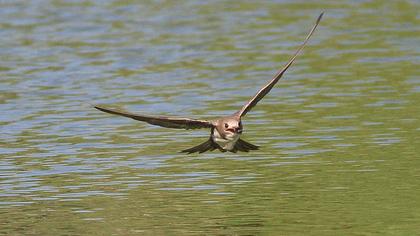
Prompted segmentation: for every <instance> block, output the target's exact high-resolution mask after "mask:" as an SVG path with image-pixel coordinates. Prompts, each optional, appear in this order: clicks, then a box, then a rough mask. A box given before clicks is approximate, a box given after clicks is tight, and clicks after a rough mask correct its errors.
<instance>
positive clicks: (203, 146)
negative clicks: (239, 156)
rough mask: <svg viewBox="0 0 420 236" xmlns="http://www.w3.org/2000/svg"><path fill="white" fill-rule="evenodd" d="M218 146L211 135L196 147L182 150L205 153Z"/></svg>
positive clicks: (189, 152)
mask: <svg viewBox="0 0 420 236" xmlns="http://www.w3.org/2000/svg"><path fill="white" fill-rule="evenodd" d="M216 148H217V146H216V144H215V143H214V142H213V140H211V137H210V138H209V139H208V140H207V141H205V142H204V143H202V144H199V145H197V146H195V147H192V148H189V149H185V150H182V151H181V152H186V153H188V154H191V153H194V152H198V153H203V152H206V151H213V150H214V149H216Z"/></svg>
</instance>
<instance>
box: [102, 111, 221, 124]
mask: <svg viewBox="0 0 420 236" xmlns="http://www.w3.org/2000/svg"><path fill="white" fill-rule="evenodd" d="M95 108H96V109H98V110H100V111H103V112H107V113H110V114H114V115H119V116H125V117H128V118H131V119H134V120H139V121H144V122H147V123H149V124H152V125H158V126H162V127H166V128H175V129H200V128H211V127H213V123H212V122H211V121H207V120H194V119H189V118H180V117H179V118H178V117H165V116H148V115H138V114H133V113H129V112H125V111H119V110H114V109H108V108H104V107H101V106H95Z"/></svg>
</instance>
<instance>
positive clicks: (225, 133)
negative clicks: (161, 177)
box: [94, 12, 324, 154]
mask: <svg viewBox="0 0 420 236" xmlns="http://www.w3.org/2000/svg"><path fill="white" fill-rule="evenodd" d="M323 15H324V12H322V13H321V14H320V15H319V16H318V18H317V20H316V22H315V24H314V26H313V27H312V29H311V30H310V31H309V33H308V35H307V36H306V38H305V40H304V41H303V43H302V44H301V45H300V46H299V47H298V49H297V50H296V52H295V53H294V54H293V56H292V57H291V58H290V59H289V61H288V62H287V63H286V65H285V66H284V67H283V68H281V69H280V70H278V71H277V73H276V74H275V75H274V77H273V78H272V79H271V80H270V81H269V82H268V83H267V84H265V85H264V86H263V87H262V88H261V89H260V90H259V91H258V92H257V93H256V94H255V95H254V96H253V97H252V98H251V99H250V100H249V101H248V102H246V103H245V104H244V105H243V106H242V107H241V108H240V109H239V110H238V111H236V112H235V113H233V114H232V115H229V116H224V117H221V118H218V119H214V120H200V119H191V118H182V117H168V116H153V115H144V114H134V113H130V112H126V111H122V110H116V109H110V108H106V107H103V106H100V105H96V106H94V107H95V108H96V109H98V110H100V111H103V112H106V113H110V114H114V115H119V116H124V117H128V118H131V119H134V120H138V121H142V122H146V123H149V124H151V125H157V126H161V127H166V128H174V129H187V130H188V129H203V128H207V129H210V137H209V138H208V139H207V140H206V141H205V142H203V143H201V144H199V145H197V146H194V147H192V148H188V149H185V150H182V151H181V152H182V153H187V154H191V153H203V152H206V151H213V150H216V149H218V150H220V151H221V152H227V151H228V152H233V153H236V152H238V151H239V152H249V151H252V150H258V149H259V148H260V147H259V146H257V145H254V144H251V143H249V142H247V141H245V140H243V139H242V138H241V137H240V136H241V134H242V131H243V125H242V121H241V119H242V117H244V116H245V115H246V114H247V113H248V112H249V111H250V110H251V109H252V108H253V107H254V106H255V105H257V103H258V102H259V101H260V100H261V99H262V98H263V97H264V96H265V95H267V94H268V93H269V92H270V91H271V89H272V88H273V87H274V85H275V84H276V83H277V82H278V81H279V80H280V78H282V76H283V75H284V73H285V72H286V70H287V69H288V68H289V67H290V66H291V65H292V64H293V62H294V61H295V59H296V58H297V56H298V54H299V53H300V52H301V51H302V49H303V48H304V47H305V45H306V44H307V42H308V40H309V38H310V37H311V36H312V34H313V33H314V31H315V29H316V28H317V26H318V24H319V22H320V21H321V18H322V16H323Z"/></svg>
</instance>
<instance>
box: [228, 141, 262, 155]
mask: <svg viewBox="0 0 420 236" xmlns="http://www.w3.org/2000/svg"><path fill="white" fill-rule="evenodd" d="M259 148H260V147H258V146H257V145H254V144H251V143H248V142H247V141H245V140H243V139H238V141H237V142H236V144H235V147H234V149H233V150H234V151H233V152H236V151H241V152H249V151H250V150H258V149H259Z"/></svg>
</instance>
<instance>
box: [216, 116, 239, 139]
mask: <svg viewBox="0 0 420 236" xmlns="http://www.w3.org/2000/svg"><path fill="white" fill-rule="evenodd" d="M217 128H218V130H219V132H220V131H222V133H223V134H225V135H229V136H230V135H235V134H241V133H242V122H241V120H240V119H235V118H225V119H221V120H220V121H219V124H218V127H217Z"/></svg>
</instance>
